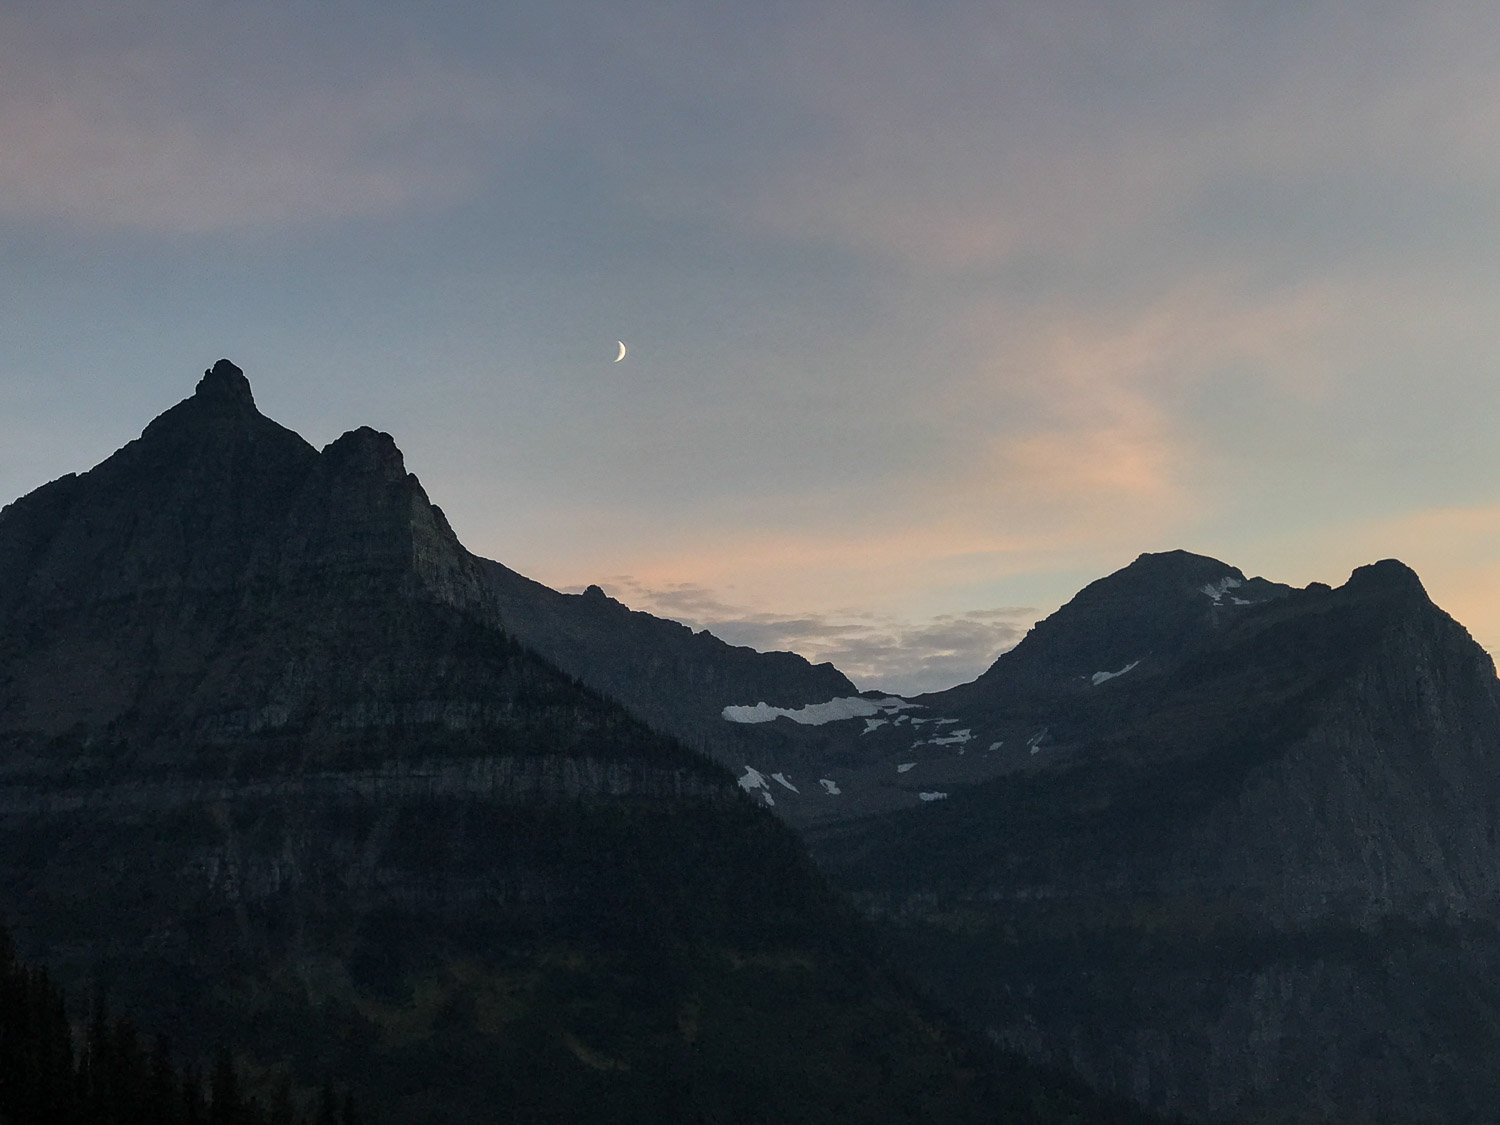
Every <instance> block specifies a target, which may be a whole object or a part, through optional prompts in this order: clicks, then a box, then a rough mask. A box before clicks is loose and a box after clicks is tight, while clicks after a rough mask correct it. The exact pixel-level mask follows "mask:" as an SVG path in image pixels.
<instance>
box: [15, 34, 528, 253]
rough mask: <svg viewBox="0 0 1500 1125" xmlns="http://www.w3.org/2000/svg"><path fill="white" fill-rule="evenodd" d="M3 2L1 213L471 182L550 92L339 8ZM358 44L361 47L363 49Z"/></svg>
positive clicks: (210, 217) (441, 196)
mask: <svg viewBox="0 0 1500 1125" xmlns="http://www.w3.org/2000/svg"><path fill="white" fill-rule="evenodd" d="M41 12H43V10H42V9H36V10H34V12H32V13H28V14H27V15H26V16H22V15H20V14H19V13H18V12H17V11H16V10H15V9H11V10H9V11H8V12H7V13H5V14H3V15H0V44H3V46H0V215H5V216H8V217H11V218H25V219H31V220H37V219H44V220H45V219H56V220H67V221H72V222H82V223H89V224H99V225H105V226H117V227H127V228H140V229H144V230H149V231H187V232H201V231H208V230H218V229H224V228H243V227H254V226H258V225H265V224H286V223H291V224H294V225H297V224H307V223H312V222H318V221H326V220H330V219H335V220H336V219H348V218H358V217H368V216H377V215H386V214H390V213H393V212H397V211H400V210H403V209H408V208H411V207H413V206H429V207H430V206H434V205H438V204H444V203H449V202H452V201H453V200H454V199H457V198H461V197H464V196H466V195H470V194H472V193H473V192H475V191H476V190H477V189H478V187H479V186H480V184H481V183H482V180H483V177H484V176H485V174H486V173H487V172H488V171H489V170H490V169H491V167H492V166H493V164H494V163H495V161H496V160H497V159H498V156H499V152H498V151H497V149H498V148H500V147H503V146H504V145H506V144H513V143H518V142H519V141H521V140H524V138H525V137H526V136H528V135H529V134H530V132H531V131H532V130H533V129H534V128H535V126H536V124H537V122H538V120H539V119H540V118H541V117H542V116H544V112H545V110H547V109H550V108H554V107H552V106H550V105H548V104H547V102H548V98H549V97H550V96H551V95H550V94H549V93H548V91H547V90H546V88H545V86H544V85H543V84H542V83H540V82H537V81H534V80H533V79H532V78H530V77H529V76H527V77H523V76H519V75H504V74H500V75H496V74H491V73H486V72H484V71H481V70H477V69H475V68H473V67H468V66H464V65H461V64H458V63H456V62H454V61H452V60H451V59H447V58H445V57H443V56H442V55H440V54H439V53H438V52H436V51H433V50H428V49H420V48H413V47H404V48H403V47H401V46H400V45H399V43H398V44H396V45H393V44H392V43H390V42H384V43H382V42H379V41H376V40H374V39H373V38H372V37H371V36H369V34H368V33H367V32H366V31H364V30H363V29H362V28H360V27H359V26H357V25H355V26H344V27H342V28H341V27H339V26H338V23H337V21H336V19H331V18H329V16H326V15H325V17H324V19H328V20H329V22H328V23H327V24H324V23H323V22H322V20H316V19H315V20H313V21H311V23H310V24H309V23H299V22H296V21H289V19H288V12H287V11H285V10H283V11H281V12H280V13H278V12H277V11H276V10H274V9H268V8H266V7H264V6H261V5H249V6H247V8H246V9H245V10H244V11H243V12H242V13H241V14H239V15H235V14H233V13H230V12H228V11H227V10H219V9H215V10H213V11H210V10H208V9H203V8H201V6H183V5H173V4H167V5H162V6H160V8H159V9H158V10H153V12H151V13H149V14H148V13H146V12H145V11H142V10H139V9H138V10H137V11H136V12H134V13H133V14H130V15H120V14H118V13H115V14H111V13H110V12H109V11H108V10H106V9H94V10H92V12H91V11H90V10H89V9H87V8H80V9H79V10H77V11H73V12H70V13H69V14H67V15H63V14H59V13H53V14H52V15H42V14H39V13H41ZM361 50H362V51H364V52H365V54H364V55H363V56H362V57H360V56H358V54H357V52H358V51H361Z"/></svg>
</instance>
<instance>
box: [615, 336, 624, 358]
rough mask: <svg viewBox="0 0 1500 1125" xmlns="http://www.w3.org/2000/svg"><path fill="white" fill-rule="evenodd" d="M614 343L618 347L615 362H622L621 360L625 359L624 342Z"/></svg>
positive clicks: (617, 341)
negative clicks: (618, 350) (618, 351)
mask: <svg viewBox="0 0 1500 1125" xmlns="http://www.w3.org/2000/svg"><path fill="white" fill-rule="evenodd" d="M615 343H617V344H619V345H620V354H619V355H617V356H615V362H616V363H619V362H620V360H622V359H624V358H625V341H624V340H616V341H615Z"/></svg>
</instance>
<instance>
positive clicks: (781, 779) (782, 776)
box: [771, 773, 802, 793]
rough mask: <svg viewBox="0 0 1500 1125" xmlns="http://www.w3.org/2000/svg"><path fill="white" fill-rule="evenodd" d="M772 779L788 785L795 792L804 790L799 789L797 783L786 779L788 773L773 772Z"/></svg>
mask: <svg viewBox="0 0 1500 1125" xmlns="http://www.w3.org/2000/svg"><path fill="white" fill-rule="evenodd" d="M771 780H772V781H774V782H776V783H777V784H778V785H784V786H786V787H787V788H788V789H790V790H791V791H792V792H793V793H800V792H802V790H800V789H798V788H797V787H796V786H795V785H793V784H792V783H791V782H790V781H788V780H787V779H786V774H784V773H773V774H772V775H771Z"/></svg>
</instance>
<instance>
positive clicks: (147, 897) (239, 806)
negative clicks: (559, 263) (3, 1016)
mask: <svg viewBox="0 0 1500 1125" xmlns="http://www.w3.org/2000/svg"><path fill="white" fill-rule="evenodd" d="M0 576H3V581H0V912H3V914H4V916H5V919H6V921H7V922H8V924H9V925H10V927H11V929H12V930H13V932H14V935H15V939H16V944H17V947H18V949H19V950H20V951H21V952H22V954H23V955H24V956H25V957H27V958H29V959H32V960H35V961H36V962H38V963H40V964H44V965H46V966H48V967H49V969H50V970H51V972H53V973H54V974H55V975H56V977H57V978H58V979H60V980H61V981H62V982H64V983H65V984H66V985H67V986H68V988H69V990H70V994H71V995H73V996H74V997H78V996H82V995H87V994H88V993H89V992H91V991H94V990H99V991H102V992H103V993H104V994H105V995H107V996H108V997H109V998H110V999H111V1001H112V1003H114V1004H115V1005H116V1006H118V1007H119V1008H123V1009H126V1010H129V1011H131V1012H133V1013H135V1016H136V1018H138V1019H139V1020H140V1022H141V1023H142V1024H143V1025H144V1026H148V1027H151V1028H153V1029H154V1030H159V1031H163V1032H165V1033H167V1034H168V1035H169V1036H170V1037H171V1039H172V1040H173V1042H174V1044H175V1045H176V1047H177V1050H178V1054H179V1055H180V1056H186V1057H198V1058H206V1057H207V1056H208V1055H210V1054H211V1053H212V1052H213V1050H214V1049H215V1048H216V1047H222V1046H226V1045H231V1044H232V1045H234V1047H235V1050H236V1051H237V1052H238V1053H239V1058H238V1060H237V1061H238V1062H239V1064H240V1066H241V1069H242V1071H243V1072H244V1073H246V1074H250V1075H260V1076H262V1078H263V1079H264V1082H265V1083H266V1084H270V1083H273V1082H275V1081H278V1080H280V1079H283V1078H284V1079H288V1080H290V1082H291V1083H292V1085H293V1087H294V1089H296V1088H300V1089H301V1092H302V1093H303V1095H304V1096H311V1094H312V1093H313V1092H315V1087H316V1085H318V1084H321V1082H323V1081H324V1080H325V1079H326V1078H328V1077H329V1076H332V1077H334V1078H335V1079H336V1080H337V1081H338V1082H340V1083H341V1084H344V1085H348V1086H351V1087H354V1088H356V1089H359V1090H361V1091H362V1092H364V1093H363V1097H364V1100H363V1102H362V1113H363V1114H364V1116H365V1117H366V1118H367V1119H369V1120H372V1121H376V1122H397V1121H416V1120H424V1121H427V1120H431V1121H444V1122H455V1123H462V1122H468V1121H492V1120H496V1119H516V1120H558V1121H563V1120H568V1121H571V1120H589V1121H644V1120H653V1121H656V1120H683V1121H691V1120H704V1121H726V1122H728V1121H799V1120H806V1121H869V1122H885V1121H927V1120H945V1121H990V1120H996V1119H1003V1118H1005V1117H1006V1116H1007V1115H1012V1116H1020V1115H1022V1114H1023V1113H1024V1115H1025V1116H1024V1118H1023V1119H1026V1120H1036V1121H1062V1120H1070V1119H1077V1118H1078V1117H1080V1116H1081V1117H1083V1118H1086V1119H1088V1120H1118V1121H1140V1120H1146V1117H1145V1115H1143V1114H1141V1113H1139V1112H1137V1111H1135V1110H1133V1109H1131V1108H1129V1107H1128V1106H1124V1105H1121V1104H1118V1103H1115V1102H1110V1101H1108V1100H1106V1099H1100V1098H1097V1097H1095V1096H1093V1095H1091V1094H1089V1093H1088V1091H1087V1090H1085V1089H1083V1088H1082V1087H1080V1086H1078V1085H1077V1083H1075V1082H1072V1081H1071V1080H1067V1079H1063V1078H1059V1077H1057V1076H1055V1075H1051V1074H1046V1073H1043V1072H1041V1071H1037V1070H1035V1069H1033V1068H1030V1067H1028V1066H1026V1065H1022V1064H1020V1063H1018V1062H1015V1061H1006V1060H1004V1059H999V1058H997V1057H996V1056H995V1055H994V1053H993V1052H992V1051H991V1050H990V1049H989V1048H988V1047H987V1046H986V1045H984V1044H983V1043H980V1042H978V1041H971V1040H970V1039H968V1038H967V1037H966V1036H965V1034H964V1033H963V1032H961V1031H960V1030H958V1029H956V1028H955V1027H953V1026H951V1025H950V1024H949V1023H947V1022H946V1021H945V1020H944V1019H943V1018H942V1017H939V1016H935V1015H933V1014H932V1011H931V1010H930V1009H929V1008H928V1007H927V1006H926V1005H925V1004H924V1003H922V1002H920V1001H919V1000H918V999H917V998H916V997H915V996H914V994H913V993H912V992H911V991H910V990H909V989H908V988H907V987H906V986H904V985H903V984H902V983H901V982H900V980H899V979H898V978H897V977H896V976H894V975H893V974H892V973H891V972H890V971H889V969H888V968H887V967H886V966H885V964H884V963H883V962H882V961H881V959H880V958H879V957H878V956H877V955H875V954H874V953H872V952H871V948H870V946H869V943H868V935H867V933H866V930H865V927H864V925H863V923H861V922H860V921H859V919H858V918H857V917H856V916H855V915H854V913H853V912H852V911H851V910H850V909H849V908H848V907H847V906H846V905H845V904H844V903H843V902H842V901H841V900H840V899H839V898H838V897H837V896H836V895H834V894H833V893H832V892H831V891H830V890H829V889H828V887H827V885H826V884H825V883H824V882H823V880H822V879H821V878H820V877H819V876H818V874H817V873H816V871H815V870H814V869H813V867H812V865H811V862H810V860H809V859H808V856H807V853H806V851H805V850H804V848H803V847H802V845H801V844H800V843H799V841H798V840H797V838H796V837H795V836H794V835H793V834H792V833H791V832H790V831H789V830H788V829H787V828H786V827H785V826H784V825H782V824H781V823H780V822H778V821H777V820H776V819H775V818H774V817H772V816H771V815H769V814H768V813H767V812H766V810H765V809H764V808H762V807H758V806H759V805H760V804H761V803H762V802H758V801H756V800H753V799H751V798H749V797H747V796H746V794H745V792H744V790H743V787H742V786H738V785H736V784H735V782H734V775H733V774H732V773H730V772H729V771H727V770H725V769H724V767H723V766H722V765H719V764H716V763H714V762H712V761H710V760H709V759H708V758H706V757H704V756H703V755H702V754H700V753H697V752H695V751H693V750H691V749H689V748H687V747H685V746H683V745H682V744H681V743H680V742H678V741H676V740H674V739H672V738H670V737H668V736H666V735H664V734H662V733H659V732H657V731H654V730H652V729H651V728H649V727H648V726H646V725H645V724H644V723H642V722H641V721H640V720H639V719H637V718H635V717H633V716H632V715H631V714H629V713H628V712H627V711H626V710H625V709H624V708H622V707H621V706H620V705H619V704H618V703H616V702H614V701H612V700H611V699H609V698H606V697H605V696H604V695H601V694H600V693H599V692H598V691H595V690H593V689H591V688H590V687H588V686H586V685H585V684H583V683H581V682H580V681H579V679H578V678H576V677H575V676H574V675H572V674H570V673H569V672H567V671H563V670H560V669H559V668H558V667H556V666H555V665H554V664H553V663H551V662H550V661H548V660H547V659H545V658H543V657H542V656H539V655H538V654H537V653H536V652H534V651H532V649H531V648H529V647H527V646H526V645H524V644H523V643H521V641H519V640H518V639H517V638H516V636H514V635H513V634H512V633H511V632H509V631H508V630H507V628H506V620H507V613H509V614H511V616H512V617H514V616H515V611H514V608H513V607H512V608H510V609H507V607H506V604H505V602H504V598H503V597H502V594H501V593H500V592H499V591H498V590H497V585H496V578H495V571H494V568H493V566H491V565H488V564H485V563H484V562H483V561H482V560H478V559H476V558H475V557H474V556H472V555H470V554H469V553H468V552H467V551H466V550H465V549H464V548H463V547H462V545H461V544H460V543H459V542H458V541H457V539H456V538H455V536H454V535H453V532H452V530H451V529H450V528H449V525H448V523H447V521H446V519H445V518H444V517H443V514H442V512H441V511H440V510H439V509H438V508H436V507H435V506H434V505H432V504H431V503H430V501H429V500H428V498H427V496H426V494H425V493H424V491H423V489H422V487H421V485H420V484H419V482H418V481H417V479H416V478H415V477H414V476H412V475H410V474H409V473H407V472H406V469H405V466H404V463H403V459H402V456H401V453H400V451H399V450H398V449H397V448H396V446H395V444H394V442H393V441H392V439H391V438H390V436H389V435H386V434H383V433H377V432H376V431H374V430H371V429H368V428H364V429H358V430H354V431H351V432H349V433H346V434H345V435H343V436H342V437H340V438H339V439H338V440H336V441H334V442H333V443H331V444H330V445H328V446H327V447H326V448H324V449H322V450H321V451H319V450H316V449H314V448H312V447H311V446H310V445H308V444H307V443H306V442H304V441H303V440H302V439H301V438H300V437H298V436H297V435H296V434H294V433H292V432H291V431H289V430H287V429H285V428H283V427H281V426H279V425H277V424H276V423H274V422H272V421H270V420H269V419H267V418H265V417H264V416H262V415H261V414H260V413H259V411H258V410H256V408H255V404H254V400H253V396H252V394H251V391H250V387H249V384H248V382H247V381H246V380H245V378H244V375H243V373H242V372H240V371H239V369H238V368H236V367H235V366H234V365H233V364H231V363H229V362H228V361H220V362H219V363H217V364H215V365H214V367H213V368H212V369H211V370H210V371H208V372H206V373H205V375H204V377H203V379H202V381H201V382H200V383H199V384H198V386H197V388H196V391H195V393H194V394H193V395H192V397H190V398H189V399H187V400H185V401H184V402H182V403H180V404H178V405H177V406H175V407H173V408H172V409H170V410H168V411H167V412H166V413H165V414H163V415H162V416H161V417H159V418H157V419H156V420H155V421H154V422H152V423H151V424H150V425H149V426H148V427H147V428H146V430H145V431H144V432H143V433H142V435H141V437H140V438H139V439H137V440H136V441H133V442H131V443H130V444H129V445H127V446H125V447H124V448H123V449H121V450H120V451H119V452H117V453H116V454H115V455H114V456H112V457H110V458H109V459H108V460H106V461H105V462H103V463H102V464H101V465H99V466H97V467H96V468H94V469H93V470H91V471H89V472H87V473H83V474H81V475H77V476H68V477H64V478H62V479H61V480H58V481H55V482H53V483H51V484H49V485H46V486H44V487H43V488H40V489H38V490H37V491H35V492H33V493H32V494H30V495H29V496H26V497H23V498H21V499H20V500H18V501H16V502H15V503H13V504H11V505H9V506H8V507H6V508H5V509H4V510H3V511H0ZM591 599H592V596H591ZM609 612H614V611H612V610H611V611H609ZM685 644H699V645H702V644H703V642H697V641H694V640H692V639H689V641H687V642H685ZM716 651H717V650H716ZM722 656H723V654H722V653H719V654H718V655H717V656H716V657H715V659H718V658H720V657H722ZM730 658H732V654H731V657H730ZM623 659H626V660H634V659H635V657H634V656H633V655H629V654H627V655H626V656H625V657H623ZM775 664H776V665H777V666H778V667H780V666H790V667H792V673H791V674H792V675H797V676H805V675H811V676H815V677H816V676H821V677H823V679H824V680H826V681H829V682H831V683H832V684H833V686H834V690H843V689H842V685H841V684H839V683H838V682H837V681H836V680H834V679H833V678H832V677H831V676H830V674H829V673H828V672H827V671H822V672H819V671H818V670H811V671H809V670H808V669H807V668H805V667H802V666H797V665H795V662H789V661H786V660H779V661H776V662H775ZM1023 1107H1024V1109H1023ZM1070 1114H1071V1115H1073V1116H1072V1117H1069V1115H1070Z"/></svg>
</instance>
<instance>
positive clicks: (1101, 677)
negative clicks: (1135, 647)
mask: <svg viewBox="0 0 1500 1125" xmlns="http://www.w3.org/2000/svg"><path fill="white" fill-rule="evenodd" d="M1139 663H1140V661H1139V660H1132V661H1131V662H1130V663H1129V664H1127V665H1125V667H1123V668H1121V669H1120V670H1119V671H1118V672H1095V673H1094V674H1093V675H1092V676H1090V677H1089V682H1090V683H1092V684H1093V685H1094V686H1095V687H1098V686H1099V685H1100V684H1102V683H1104V682H1105V681H1106V680H1112V679H1114V678H1115V677H1116V676H1123V675H1124V674H1125V673H1126V672H1128V671H1130V670H1131V669H1132V668H1134V667H1135V666H1136V665H1137V664H1139Z"/></svg>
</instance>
